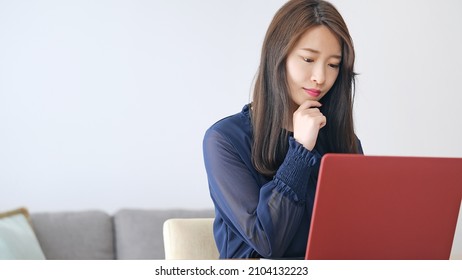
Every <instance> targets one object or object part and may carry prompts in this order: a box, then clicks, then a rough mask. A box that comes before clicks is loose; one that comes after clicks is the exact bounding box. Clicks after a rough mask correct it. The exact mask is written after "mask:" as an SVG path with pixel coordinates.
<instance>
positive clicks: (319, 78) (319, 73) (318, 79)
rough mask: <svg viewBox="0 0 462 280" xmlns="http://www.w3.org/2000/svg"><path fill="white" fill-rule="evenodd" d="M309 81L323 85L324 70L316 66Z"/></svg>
mask: <svg viewBox="0 0 462 280" xmlns="http://www.w3.org/2000/svg"><path fill="white" fill-rule="evenodd" d="M311 81H313V82H315V83H316V84H323V83H324V82H325V81H326V69H325V67H323V66H322V65H316V66H315V67H313V71H312V72H311Z"/></svg>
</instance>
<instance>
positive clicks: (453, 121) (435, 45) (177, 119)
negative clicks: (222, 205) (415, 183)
mask: <svg viewBox="0 0 462 280" xmlns="http://www.w3.org/2000/svg"><path fill="white" fill-rule="evenodd" d="M283 3H285V0H278V1H277V0H271V1H267V0H252V1H246V0H239V1H236V0H220V1H215V0H194V1H192V0H191V1H188V0H173V1H172V0H168V1H167V0H151V1H148V0H139V1H129V0H119V1H109V0H104V1H102V0H98V1H90V0H80V1H77V0H74V1H69V0H68V1H58V0H56V1H52V0H42V1H32V0H31V1H25V0H18V1H6V0H0V210H6V209H11V208H16V207H18V206H26V207H28V208H29V210H30V211H32V212H38V211H59V210H83V209H101V210H104V211H107V212H114V211H116V210H118V209H120V208H127V207H131V208H173V207H179V208H210V207H212V206H213V205H212V202H211V200H210V197H209V193H208V186H207V180H206V175H205V169H204V167H203V160H202V138H203V135H204V132H205V130H206V129H207V128H208V127H209V126H210V125H211V124H213V123H214V122H215V121H217V120H218V119H220V118H222V117H225V116H227V115H230V114H234V113H237V112H239V111H240V110H241V108H242V106H243V105H244V104H246V103H248V102H249V101H250V96H251V86H252V81H253V77H254V75H255V72H256V70H257V65H258V60H259V56H260V53H259V52H260V49H261V44H262V41H263V37H264V34H265V32H266V28H267V27H268V24H269V22H270V21H271V18H272V17H273V15H274V13H275V12H276V10H277V9H278V8H279V7H280V6H281V5H282V4H283ZM332 3H334V4H335V5H336V6H337V8H338V9H339V11H340V12H341V14H342V15H343V16H344V18H345V21H346V22H347V24H348V26H349V29H350V32H351V35H352V37H353V40H354V43H355V47H356V52H357V61H356V62H357V63H356V72H358V73H359V74H360V75H359V76H358V79H357V91H356V103H355V120H356V130H357V134H358V136H359V137H360V139H361V140H362V144H363V147H364V150H365V153H366V154H369V155H411V156H443V157H462V145H461V143H462V132H461V128H462V110H461V104H462V97H461V95H462V91H461V89H460V83H461V81H462V70H461V65H462V56H461V51H460V50H462V32H460V27H461V26H462V17H460V13H461V12H462V2H461V1H458V0H442V1H438V2H434V1H429V0H427V1H418V0H407V1H399V0H386V1H385V0H380V1H361V0H343V1H341V0H335V1H332ZM391 176H392V174H391Z"/></svg>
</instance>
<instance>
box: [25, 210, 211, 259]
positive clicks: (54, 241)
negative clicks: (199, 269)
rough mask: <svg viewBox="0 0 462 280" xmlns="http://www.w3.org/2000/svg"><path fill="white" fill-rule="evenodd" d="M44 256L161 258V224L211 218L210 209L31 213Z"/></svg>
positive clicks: (53, 257)
mask: <svg viewBox="0 0 462 280" xmlns="http://www.w3.org/2000/svg"><path fill="white" fill-rule="evenodd" d="M30 216H31V220H32V226H33V228H34V231H35V234H36V236H37V239H38V240H39V243H40V246H41V247H42V250H43V253H44V254H45V257H46V258H47V259H58V260H72V259H73V260H111V259H124V260H136V259H164V244H163V237H162V232H163V231H162V227H163V223H164V221H165V220H167V219H169V218H210V217H214V211H213V210H212V209H204V210H198V209H159V210H155V209H149V210H148V209H121V210H119V211H118V212H116V213H115V214H114V215H109V214H107V213H105V212H103V211H97V210H92V211H78V212H55V213H54V212H49V213H32V214H31V215H30Z"/></svg>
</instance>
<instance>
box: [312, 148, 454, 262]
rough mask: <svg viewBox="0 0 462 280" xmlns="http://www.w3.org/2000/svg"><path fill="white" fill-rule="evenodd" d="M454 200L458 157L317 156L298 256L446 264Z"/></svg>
mask: <svg viewBox="0 0 462 280" xmlns="http://www.w3.org/2000/svg"><path fill="white" fill-rule="evenodd" d="M461 199H462V158H428V157H392V156H362V155H344V154H328V155H325V156H324V157H323V159H322V162H321V169H320V174H319V181H318V186H317V191H316V199H315V204H314V210H313V217H312V220H311V229H310V235H309V239H308V246H307V249H306V257H305V258H306V259H322V260H328V259H335V260H346V259H356V260H358V259H359V260H387V259H392V260H403V259H415V260H422V259H431V260H438V259H442V260H447V259H449V257H450V254H451V250H452V246H453V241H454V239H455V238H454V236H455V232H456V225H457V219H458V216H459V210H460V209H461ZM461 215H462V214H461ZM461 226H462V225H459V228H461ZM459 247H460V246H459ZM458 250H462V248H458ZM453 251H454V250H453Z"/></svg>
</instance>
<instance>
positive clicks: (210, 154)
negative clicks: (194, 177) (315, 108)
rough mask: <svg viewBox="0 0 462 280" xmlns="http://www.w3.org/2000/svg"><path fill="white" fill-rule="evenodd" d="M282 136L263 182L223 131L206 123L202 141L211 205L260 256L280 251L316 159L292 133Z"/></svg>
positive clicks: (292, 231) (294, 227)
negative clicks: (275, 163) (284, 141)
mask: <svg viewBox="0 0 462 280" xmlns="http://www.w3.org/2000/svg"><path fill="white" fill-rule="evenodd" d="M288 141H289V150H288V152H287V155H286V158H285V160H284V162H283V164H282V165H281V166H280V168H279V169H278V170H277V172H276V175H275V176H274V177H273V179H272V180H270V181H268V182H267V183H265V184H263V185H262V184H261V183H259V182H260V181H259V179H258V178H257V176H256V172H255V170H254V169H253V167H252V166H251V163H250V156H249V154H247V153H242V152H241V151H240V148H239V147H237V146H236V143H234V142H233V141H231V140H230V139H229V138H228V137H227V136H226V135H225V134H223V133H220V132H219V130H214V129H209V130H208V131H207V133H206V135H205V137H204V142H203V151H204V162H205V167H206V171H207V177H208V182H209V188H210V195H211V197H212V200H213V202H214V204H215V208H216V211H218V213H219V214H220V216H221V217H222V219H223V220H224V222H225V223H226V224H227V226H228V227H229V228H230V230H232V231H233V232H234V233H235V234H237V235H238V236H240V237H241V238H242V239H243V240H244V241H245V242H246V243H247V244H248V245H249V246H251V247H252V248H253V249H254V250H255V251H256V252H257V253H258V254H259V255H261V256H263V257H265V258H269V257H273V258H274V257H281V256H283V255H284V252H285V251H286V249H287V247H288V245H289V244H290V241H291V240H292V238H293V237H294V235H295V233H296V231H297V229H298V227H299V225H300V220H301V219H302V217H303V214H304V211H305V204H306V201H307V192H308V186H309V183H308V182H309V177H310V173H311V171H312V169H313V166H314V165H315V164H316V163H317V162H318V161H320V159H321V156H320V155H319V154H318V153H317V152H315V151H313V152H310V151H308V150H307V149H305V148H304V147H303V146H302V145H301V144H299V143H298V142H296V141H295V140H294V139H293V138H290V139H289V140H288ZM215 234H220V233H215ZM227 257H232V256H227Z"/></svg>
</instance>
